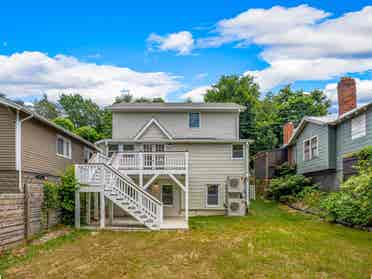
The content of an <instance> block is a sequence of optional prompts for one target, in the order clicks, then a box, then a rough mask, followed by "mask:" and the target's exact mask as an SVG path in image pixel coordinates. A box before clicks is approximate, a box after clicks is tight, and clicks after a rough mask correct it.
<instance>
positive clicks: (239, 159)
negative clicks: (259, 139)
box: [231, 143, 245, 161]
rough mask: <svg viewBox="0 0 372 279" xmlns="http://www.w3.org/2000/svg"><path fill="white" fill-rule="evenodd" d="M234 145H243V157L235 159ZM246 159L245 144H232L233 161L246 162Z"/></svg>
mask: <svg viewBox="0 0 372 279" xmlns="http://www.w3.org/2000/svg"><path fill="white" fill-rule="evenodd" d="M234 145H241V146H242V147H243V157H239V158H234ZM244 159H245V148H244V144H243V143H233V144H231V160H238V161H241V160H244Z"/></svg>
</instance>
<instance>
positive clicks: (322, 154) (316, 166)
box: [296, 123, 331, 174]
mask: <svg viewBox="0 0 372 279" xmlns="http://www.w3.org/2000/svg"><path fill="white" fill-rule="evenodd" d="M314 136H318V148H319V149H318V152H319V156H318V157H317V158H314V159H312V160H309V161H304V158H303V156H304V152H303V146H304V140H305V139H308V138H311V137H314ZM329 145H330V144H329V127H328V126H327V125H317V124H314V123H308V124H307V125H306V127H305V129H304V130H303V131H302V133H301V135H300V136H299V137H298V139H297V142H296V161H297V172H298V173H300V174H304V173H309V172H316V171H321V170H326V169H329V168H330V166H331V165H330V161H329V154H330V153H329Z"/></svg>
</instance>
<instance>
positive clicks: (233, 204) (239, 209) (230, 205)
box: [227, 199, 246, 216]
mask: <svg viewBox="0 0 372 279" xmlns="http://www.w3.org/2000/svg"><path fill="white" fill-rule="evenodd" d="M245 212H246V203H245V200H244V199H229V200H228V201H227V215H228V216H245Z"/></svg>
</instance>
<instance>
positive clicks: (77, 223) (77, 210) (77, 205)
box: [75, 190, 80, 229]
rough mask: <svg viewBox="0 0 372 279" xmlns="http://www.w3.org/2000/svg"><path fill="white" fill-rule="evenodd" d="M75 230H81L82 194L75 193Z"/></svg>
mask: <svg viewBox="0 0 372 279" xmlns="http://www.w3.org/2000/svg"><path fill="white" fill-rule="evenodd" d="M75 228H77V229H79V228H80V192H79V190H77V191H75Z"/></svg>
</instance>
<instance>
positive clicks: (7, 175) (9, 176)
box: [0, 170, 19, 194]
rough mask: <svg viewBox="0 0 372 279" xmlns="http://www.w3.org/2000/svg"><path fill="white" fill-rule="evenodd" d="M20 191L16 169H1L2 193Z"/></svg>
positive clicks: (0, 187) (0, 182) (0, 192)
mask: <svg viewBox="0 0 372 279" xmlns="http://www.w3.org/2000/svg"><path fill="white" fill-rule="evenodd" d="M18 192H19V188H18V172H17V171H15V170H0V194H3V193H18Z"/></svg>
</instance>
